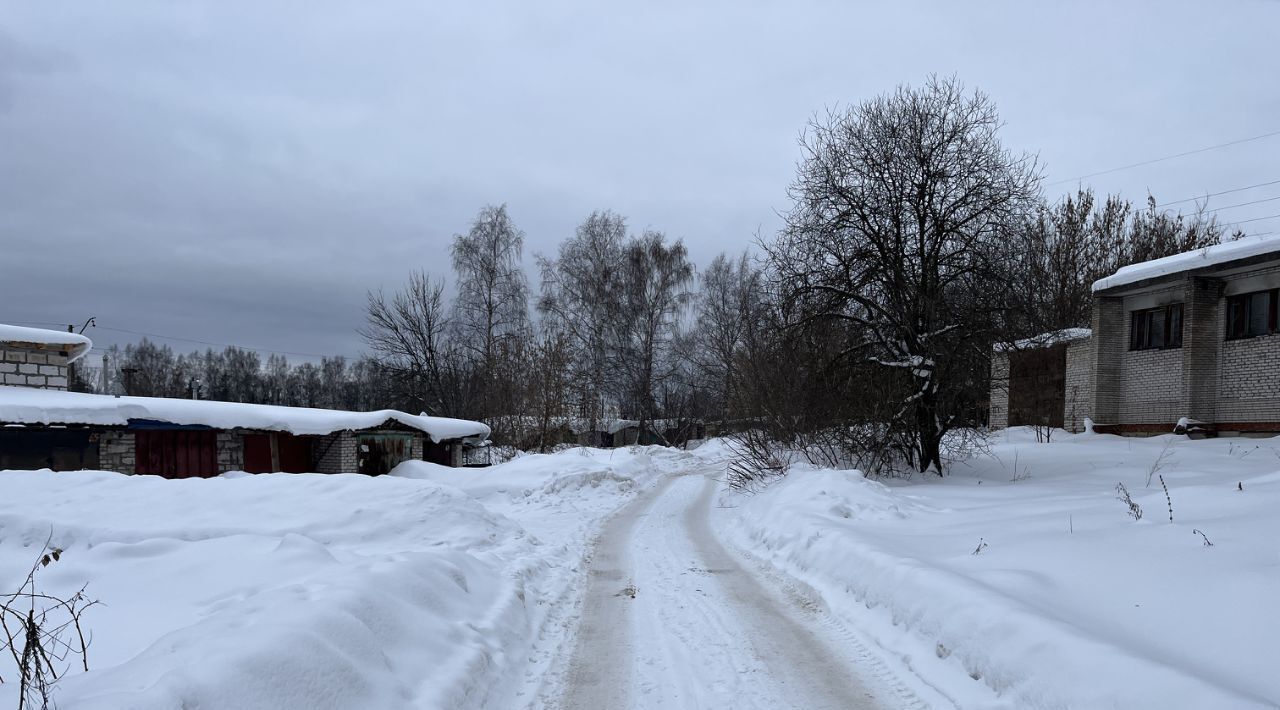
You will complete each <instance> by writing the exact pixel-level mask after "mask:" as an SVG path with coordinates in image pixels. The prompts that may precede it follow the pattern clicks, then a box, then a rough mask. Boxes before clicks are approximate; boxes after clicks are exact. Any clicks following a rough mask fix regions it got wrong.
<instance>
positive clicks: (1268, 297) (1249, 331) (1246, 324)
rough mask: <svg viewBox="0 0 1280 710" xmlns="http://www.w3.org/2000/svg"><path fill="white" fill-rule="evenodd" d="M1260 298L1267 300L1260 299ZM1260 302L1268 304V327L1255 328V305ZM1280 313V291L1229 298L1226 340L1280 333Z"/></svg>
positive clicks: (1269, 290) (1244, 294) (1255, 292)
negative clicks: (1278, 320)
mask: <svg viewBox="0 0 1280 710" xmlns="http://www.w3.org/2000/svg"><path fill="white" fill-rule="evenodd" d="M1260 296H1262V297H1265V298H1259V297H1260ZM1259 301H1264V302H1265V303H1266V306H1265V307H1266V309H1267V317H1266V319H1265V320H1266V325H1265V326H1264V327H1263V328H1261V329H1258V328H1254V327H1253V326H1254V320H1255V319H1254V305H1255V304H1257V303H1258V302H1259ZM1278 312H1280V289H1274V288H1270V289H1264V290H1262V291H1250V292H1248V293H1237V294H1235V295H1233V296H1227V314H1226V318H1225V321H1226V326H1227V328H1226V339H1227V340H1246V339H1248V338H1257V337H1260V336H1263V335H1271V334H1273V333H1276V332H1278V331H1280V327H1278V326H1277V322H1276V321H1277V313H1278Z"/></svg>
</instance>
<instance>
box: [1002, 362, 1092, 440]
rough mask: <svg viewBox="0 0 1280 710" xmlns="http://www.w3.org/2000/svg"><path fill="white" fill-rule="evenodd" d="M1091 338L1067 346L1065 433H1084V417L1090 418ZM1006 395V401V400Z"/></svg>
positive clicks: (1063, 417) (1063, 414)
mask: <svg viewBox="0 0 1280 710" xmlns="http://www.w3.org/2000/svg"><path fill="white" fill-rule="evenodd" d="M1092 340H1093V339H1092V338H1085V339H1083V340H1076V341H1074V342H1071V343H1068V344H1067V382H1066V393H1065V394H1066V398H1065V402H1064V404H1063V413H1062V419H1063V426H1065V427H1066V429H1067V431H1070V432H1075V433H1077V434H1078V433H1080V432H1082V431H1084V420H1085V417H1092V416H1093V414H1092V412H1091V410H1090V409H1089V408H1090V406H1092V402H1093V347H1092V344H1091V341H1092ZM1007 396H1008V395H1007V394H1006V399H1007Z"/></svg>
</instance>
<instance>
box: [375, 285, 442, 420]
mask: <svg viewBox="0 0 1280 710" xmlns="http://www.w3.org/2000/svg"><path fill="white" fill-rule="evenodd" d="M366 317H367V325H366V326H365V327H364V328H362V329H361V330H360V335H361V337H363V338H364V340H365V342H366V343H367V344H368V345H369V348H370V349H371V350H373V352H374V358H375V363H376V364H377V366H378V367H379V368H382V369H383V370H384V371H385V372H386V373H387V374H389V375H391V376H392V377H393V378H394V379H395V381H396V383H397V385H398V388H397V389H398V398H401V399H403V400H404V401H406V402H408V403H410V404H411V405H413V408H420V409H421V410H422V411H425V412H428V413H430V414H449V415H457V414H458V413H459V412H460V411H462V409H463V407H462V405H463V402H462V401H461V399H462V397H461V392H460V391H459V387H458V377H457V365H456V360H455V359H454V357H453V356H454V353H452V352H450V351H449V347H450V346H449V344H448V343H447V342H446V341H445V334H446V332H447V331H448V328H449V326H450V318H449V316H448V312H447V309H446V307H445V301H444V282H443V281H442V280H435V279H432V278H431V277H430V276H428V275H427V274H426V273H424V272H422V271H415V272H413V273H412V274H410V276H409V283H408V285H407V286H406V287H405V288H404V290H403V291H400V292H398V293H396V294H395V295H393V296H392V297H391V298H389V299H388V298H387V296H386V294H384V293H383V292H382V291H381V290H378V291H376V292H373V291H370V292H369V304H368V312H367V316H366Z"/></svg>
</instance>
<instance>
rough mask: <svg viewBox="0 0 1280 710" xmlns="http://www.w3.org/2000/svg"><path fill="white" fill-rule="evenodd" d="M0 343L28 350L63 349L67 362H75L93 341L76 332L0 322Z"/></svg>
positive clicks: (86, 351) (90, 346)
mask: <svg viewBox="0 0 1280 710" xmlns="http://www.w3.org/2000/svg"><path fill="white" fill-rule="evenodd" d="M0 343H3V344H12V345H15V346H18V347H21V348H25V349H29V350H59V351H61V350H65V351H67V356H68V359H67V361H68V362H75V361H76V360H79V359H80V358H81V357H83V356H84V355H85V353H88V352H89V348H92V347H93V341H92V340H89V339H88V338H86V337H84V336H83V335H80V334H78V333H67V332H64V331H60V330H45V329H44V328H26V327H23V326H20V325H5V324H3V323H0Z"/></svg>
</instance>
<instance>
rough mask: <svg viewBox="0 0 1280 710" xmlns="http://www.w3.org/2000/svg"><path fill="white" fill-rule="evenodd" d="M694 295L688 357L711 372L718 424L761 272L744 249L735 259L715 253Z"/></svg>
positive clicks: (753, 308) (728, 398) (730, 395)
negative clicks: (692, 336)
mask: <svg viewBox="0 0 1280 710" xmlns="http://www.w3.org/2000/svg"><path fill="white" fill-rule="evenodd" d="M701 280H702V288H701V290H700V292H699V294H698V319H697V325H698V327H697V330H696V334H697V343H696V346H695V347H693V348H691V353H690V355H691V359H693V360H694V361H696V362H697V363H698V365H699V366H700V367H701V369H702V370H704V371H706V372H708V373H709V374H710V375H711V379H712V380H713V381H714V382H715V387H716V388H717V391H716V392H715V394H714V395H713V399H714V400H715V401H716V402H717V403H718V405H719V410H720V412H719V413H720V419H721V426H722V427H723V426H724V423H725V422H727V421H728V419H729V418H730V412H729V405H730V402H731V401H732V400H733V396H734V393H733V382H734V379H735V374H736V368H735V361H736V360H737V359H738V357H739V354H740V352H741V350H742V347H743V339H744V338H745V336H746V333H747V328H748V326H749V321H750V319H751V318H752V317H753V314H754V313H755V312H756V311H757V310H758V309H759V307H760V303H761V299H762V298H763V294H762V292H761V289H762V283H761V274H760V272H759V270H757V269H756V268H755V267H753V266H752V265H751V261H750V259H749V257H748V256H747V254H746V252H743V253H742V255H741V256H739V257H738V258H737V259H735V260H730V259H729V257H727V256H726V255H725V254H718V255H716V257H715V258H714V259H712V260H711V264H710V265H709V266H708V267H707V268H706V270H704V271H703V272H702V279H701Z"/></svg>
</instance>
